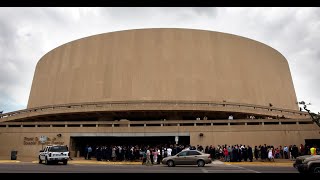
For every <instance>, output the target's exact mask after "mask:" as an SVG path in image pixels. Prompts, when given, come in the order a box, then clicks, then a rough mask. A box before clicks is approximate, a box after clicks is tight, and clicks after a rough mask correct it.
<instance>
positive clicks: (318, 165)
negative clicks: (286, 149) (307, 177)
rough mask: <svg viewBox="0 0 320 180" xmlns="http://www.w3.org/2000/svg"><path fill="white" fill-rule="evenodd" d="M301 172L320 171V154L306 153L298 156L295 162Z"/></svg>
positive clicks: (294, 165) (294, 164)
mask: <svg viewBox="0 0 320 180" xmlns="http://www.w3.org/2000/svg"><path fill="white" fill-rule="evenodd" d="M293 167H295V168H296V169H297V170H298V171H299V172H300V173H320V155H305V156H299V157H297V158H296V160H295V162H294V163H293Z"/></svg>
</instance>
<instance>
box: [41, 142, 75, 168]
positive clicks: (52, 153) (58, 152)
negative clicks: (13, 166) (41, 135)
mask: <svg viewBox="0 0 320 180" xmlns="http://www.w3.org/2000/svg"><path fill="white" fill-rule="evenodd" d="M68 159H69V150H68V148H67V146H63V145H48V146H46V147H45V148H44V149H43V150H41V151H40V153H39V164H41V163H42V161H44V162H45V164H46V165H47V164H51V163H52V164H53V163H58V162H63V164H64V165H66V164H68Z"/></svg>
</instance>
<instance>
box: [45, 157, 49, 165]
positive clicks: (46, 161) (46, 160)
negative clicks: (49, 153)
mask: <svg viewBox="0 0 320 180" xmlns="http://www.w3.org/2000/svg"><path fill="white" fill-rule="evenodd" d="M44 164H46V165H48V164H49V161H48V159H47V157H46V159H45V160H44Z"/></svg>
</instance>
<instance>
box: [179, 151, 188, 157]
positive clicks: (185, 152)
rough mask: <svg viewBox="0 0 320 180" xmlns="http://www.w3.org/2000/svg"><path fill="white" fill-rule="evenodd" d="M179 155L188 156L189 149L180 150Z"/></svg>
mask: <svg viewBox="0 0 320 180" xmlns="http://www.w3.org/2000/svg"><path fill="white" fill-rule="evenodd" d="M179 156H187V151H183V152H180V153H179Z"/></svg>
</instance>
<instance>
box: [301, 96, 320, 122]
mask: <svg viewBox="0 0 320 180" xmlns="http://www.w3.org/2000/svg"><path fill="white" fill-rule="evenodd" d="M298 104H301V105H303V109H304V110H306V111H307V112H308V113H309V115H310V116H311V118H312V121H313V122H315V123H316V124H317V125H318V126H319V127H320V113H319V112H318V114H316V113H313V112H310V110H309V109H307V105H311V103H309V104H306V103H305V102H304V101H301V102H298Z"/></svg>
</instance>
